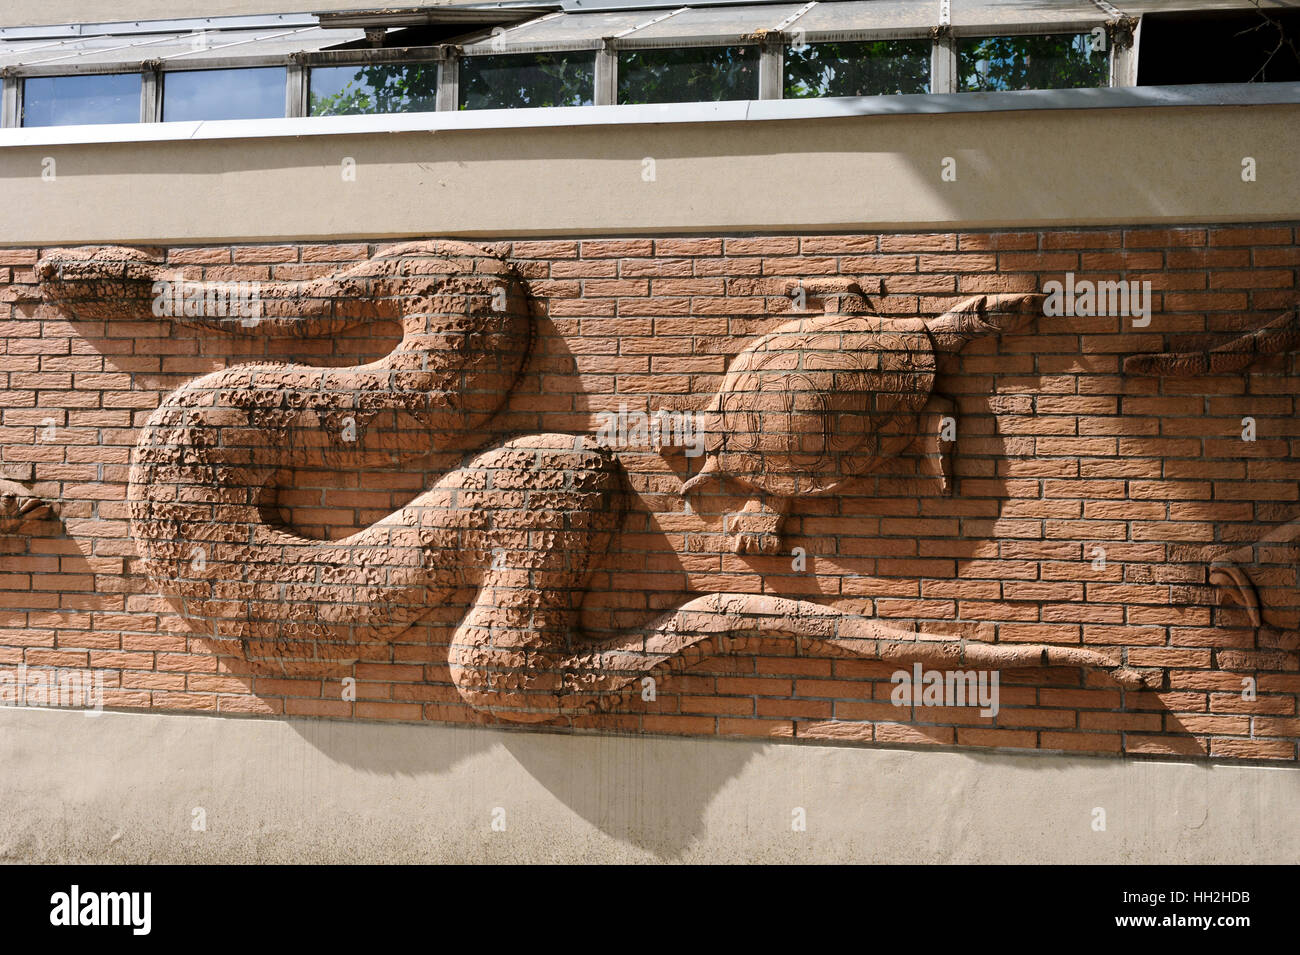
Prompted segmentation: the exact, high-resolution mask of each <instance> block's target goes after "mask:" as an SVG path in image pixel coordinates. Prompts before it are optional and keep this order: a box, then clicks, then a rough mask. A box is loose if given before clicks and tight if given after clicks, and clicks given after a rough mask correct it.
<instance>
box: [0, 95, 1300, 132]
mask: <svg viewBox="0 0 1300 955" xmlns="http://www.w3.org/2000/svg"><path fill="white" fill-rule="evenodd" d="M1296 104H1300V82H1296V83H1243V84H1214V85H1198V86H1123V87H1106V88H1102V89H1078V90H1024V91H1019V92H1013V93H915V94H907V95H899V96H845V97H827V98H824V99H799V100H733V101H729V102H721V103H666V104H662V105H637V106H631V105H628V106H560V107H545V108H535V109H484V110H446V111H442V112H428V113H386V114H375V115H367V116H304V117H295V118H286V119H228V120H206V121H195V122H176V123H118V124H104V125H89V126H40V127H30V128H17V129H0V148H5V147H9V148H18V147H26V146H69V145H77V144H92V143H143V142H177V141H183V140H190V139H196V140H197V139H269V138H276V137H280V138H286V137H295V136H356V135H372V134H375V133H439V132H457V131H470V130H486V129H529V128H553V127H577V126H637V125H645V124H671V123H736V122H755V121H772V120H812V119H840V118H845V117H852V116H890V115H914V114H941V113H982V112H1006V111H1016V110H1039V109H1122V108H1149V107H1170V106H1188V107H1197V106H1200V107H1215V106H1269V105H1296Z"/></svg>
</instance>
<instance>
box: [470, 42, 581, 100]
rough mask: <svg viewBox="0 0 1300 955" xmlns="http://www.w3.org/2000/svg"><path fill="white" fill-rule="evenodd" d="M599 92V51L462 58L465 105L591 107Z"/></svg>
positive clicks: (507, 54) (506, 54)
mask: <svg viewBox="0 0 1300 955" xmlns="http://www.w3.org/2000/svg"><path fill="white" fill-rule="evenodd" d="M595 93H596V54H595V53H593V52H591V51H589V50H586V51H584V50H580V51H577V52H572V53H505V54H489V55H487V56H466V57H462V58H461V61H460V108H461V109H513V108H518V107H529V106H590V105H591V103H592V102H593V97H594V96H595Z"/></svg>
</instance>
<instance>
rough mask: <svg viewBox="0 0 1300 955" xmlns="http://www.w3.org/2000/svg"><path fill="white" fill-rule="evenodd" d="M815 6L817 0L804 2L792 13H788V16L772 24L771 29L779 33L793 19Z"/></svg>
mask: <svg viewBox="0 0 1300 955" xmlns="http://www.w3.org/2000/svg"><path fill="white" fill-rule="evenodd" d="M815 6H817V0H808V2H807V3H805V4H804V5H803V6H802V7H800V8H799V9H798V10H796V11H795V12H794V13H792V14H790V15H789V16H788V17H786V18H785V19H784V20H782V21H781V22H780V23H778V24H777V25H776V26H774V27H773V28H772V31H773V32H774V33H780V32H781V31H782V30H784V29H785V28H786V27H788V26H789V25H790V24H792V23H794V21H795V20H798V19H799V18H800V17H801V16H803V15H804V14H805V13H807V12H808V11H809V10H811V9H812V8H813V7H815Z"/></svg>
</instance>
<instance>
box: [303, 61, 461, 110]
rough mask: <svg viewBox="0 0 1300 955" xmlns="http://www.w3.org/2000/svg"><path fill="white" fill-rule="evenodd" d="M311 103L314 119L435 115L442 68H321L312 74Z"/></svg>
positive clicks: (398, 66) (405, 65) (429, 66)
mask: <svg viewBox="0 0 1300 955" xmlns="http://www.w3.org/2000/svg"><path fill="white" fill-rule="evenodd" d="M308 102H309V110H308V114H309V115H311V116H348V115H356V114H358V113H422V112H432V111H433V110H435V109H437V102H438V67H437V65H436V64H433V63H429V64H410V63H398V64H390V65H383V66H378V65H377V66H361V67H353V66H327V67H317V68H315V69H313V70H312V71H311V76H310V86H309V89H308Z"/></svg>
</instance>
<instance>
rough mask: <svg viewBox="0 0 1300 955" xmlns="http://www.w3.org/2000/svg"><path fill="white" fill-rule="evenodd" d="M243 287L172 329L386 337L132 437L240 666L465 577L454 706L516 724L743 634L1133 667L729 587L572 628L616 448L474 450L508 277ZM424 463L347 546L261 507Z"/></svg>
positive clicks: (212, 627)
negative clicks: (590, 628) (390, 335)
mask: <svg viewBox="0 0 1300 955" xmlns="http://www.w3.org/2000/svg"><path fill="white" fill-rule="evenodd" d="M37 276H38V281H39V283H40V286H41V289H42V293H43V295H44V297H45V298H46V300H47V301H49V302H52V303H54V304H56V305H57V306H59V307H60V308H61V309H62V310H64V311H66V312H68V313H70V314H71V315H73V316H74V317H77V318H95V319H111V318H120V317H123V316H130V317H145V316H148V315H151V314H154V310H153V308H152V306H153V304H154V301H155V298H156V297H157V295H158V294H159V293H158V291H157V286H156V283H159V282H165V281H168V280H169V278H170V277H171V276H170V273H169V272H168V271H167V270H166V269H165V268H164V267H163V266H162V265H161V264H159V263H158V262H156V261H155V260H154V259H153V258H152V257H151V256H150V255H148V254H147V253H145V252H143V251H140V250H132V249H124V248H94V249H69V250H51V251H50V252H48V253H47V255H46V256H45V257H44V258H43V259H42V261H41V262H40V263H39V264H38V267H37ZM192 284H193V285H194V286H195V287H196V288H197V299H196V300H198V299H203V300H205V301H216V300H218V298H219V296H217V295H215V294H213V295H209V294H208V293H209V292H214V293H215V291H217V290H216V289H214V288H213V286H214V285H215V284H216V283H202V282H200V283H192ZM259 297H260V314H257V315H256V316H254V317H253V318H252V319H251V320H250V318H249V317H248V316H247V315H242V316H240V315H221V314H217V315H213V314H207V315H201V314H192V315H176V316H175V317H173V318H172V319H171V320H172V321H174V322H175V323H177V324H181V325H187V326H194V327H198V328H202V329H206V330H212V331H218V332H223V333H237V334H269V335H290V336H301V337H309V336H310V337H315V336H325V335H332V334H337V333H339V332H341V331H343V330H345V329H347V328H348V327H351V326H353V325H356V324H358V323H362V322H368V321H372V320H377V319H392V320H396V321H399V322H400V323H401V325H402V330H403V334H402V339H401V341H400V342H399V343H398V345H397V346H396V347H395V348H394V349H393V350H392V351H391V352H389V353H388V354H387V355H385V356H384V357H383V358H381V359H379V360H378V361H375V362H372V363H369V364H364V365H357V366H353V367H346V368H331V367H319V366H313V365H301V364H288V363H276V362H262V363H253V364H242V365H236V366H232V367H229V368H226V369H223V370H220V371H216V372H213V373H211V374H207V375H203V376H202V377H199V378H197V379H195V380H193V381H190V382H188V383H186V384H184V385H182V386H181V387H179V388H177V389H176V390H174V391H173V392H171V393H170V394H169V395H167V396H166V397H165V398H164V399H163V401H162V403H161V404H160V406H159V407H158V408H157V410H155V411H154V412H153V413H151V414H150V415H149V417H148V420H147V421H146V422H145V424H144V426H143V427H142V428H141V431H140V434H139V438H138V442H137V445H136V448H135V452H134V455H133V458H132V468H131V477H130V488H129V494H128V498H129V502H130V511H131V527H132V534H133V536H134V538H135V540H136V544H137V548H138V550H139V553H140V555H141V557H142V561H143V569H144V570H145V572H146V573H147V574H148V576H149V578H150V579H151V581H152V582H153V584H154V585H155V586H156V587H157V588H158V591H159V592H160V593H161V594H162V595H163V596H164V597H166V598H167V599H168V600H169V601H171V602H172V603H173V604H174V605H175V606H176V607H177V608H178V610H179V611H180V612H181V613H182V614H183V615H184V616H185V617H186V618H187V619H189V620H190V621H191V622H192V623H193V625H194V626H195V627H196V628H197V629H199V630H200V631H202V632H203V633H205V634H207V635H210V636H211V637H213V638H216V639H219V640H220V639H228V640H233V641H237V642H238V643H239V644H240V645H241V646H242V648H243V651H244V653H245V654H246V655H247V656H248V657H249V658H250V659H264V660H279V661H284V662H285V663H286V665H287V663H288V661H297V660H303V659H306V660H309V661H310V660H319V659H350V658H355V657H356V656H357V647H358V645H359V644H363V643H368V642H384V641H389V640H392V639H394V638H395V637H396V636H397V635H399V634H400V633H401V632H402V631H404V630H405V629H407V628H408V627H409V626H410V625H411V624H413V623H414V622H415V621H416V620H418V619H419V618H420V617H422V616H424V615H426V614H427V613H428V612H429V611H430V609H431V608H434V607H437V606H440V605H447V604H449V603H451V602H452V601H453V600H454V599H455V595H456V593H457V591H458V590H460V589H461V588H471V589H472V590H473V591H474V592H475V596H474V599H473V602H472V604H471V606H470V608H469V610H468V612H467V613H466V615H465V617H464V618H463V620H462V621H461V623H460V625H459V627H458V628H457V630H456V632H455V634H454V636H453V639H452V645H451V647H450V648H449V651H448V662H449V665H450V670H451V674H452V679H453V682H454V683H455V685H456V687H457V689H458V691H459V693H460V694H461V696H462V697H463V698H464V699H465V700H466V701H467V702H469V703H470V704H472V705H473V706H475V707H477V708H479V709H481V710H484V711H488V712H491V713H493V714H495V715H497V716H498V717H500V718H504V719H510V720H514V721H520V722H535V721H542V720H550V719H554V718H556V717H557V716H563V715H571V714H576V713H583V712H590V711H593V710H596V709H606V708H609V707H610V706H613V705H615V704H616V703H617V702H619V701H621V700H623V699H624V698H625V697H626V695H627V694H628V693H629V692H632V691H634V690H635V689H636V688H637V687H638V686H639V681H640V679H642V678H643V677H644V676H645V675H647V674H650V673H653V672H659V671H664V670H671V669H678V668H681V667H683V666H685V665H687V664H688V663H689V662H693V660H694V659H698V658H699V657H701V656H703V655H704V653H705V652H706V649H712V650H713V651H715V652H725V651H727V650H731V649H736V648H738V647H739V646H741V645H743V643H744V641H745V640H746V639H747V638H748V636H749V635H753V634H761V635H764V636H772V635H776V634H784V635H789V636H793V637H796V638H804V639H808V640H813V641H816V642H818V643H819V644H821V645H824V646H826V647H828V648H830V650H831V651H832V652H841V653H851V654H853V655H855V656H865V657H871V658H878V659H900V660H902V659H909V660H920V661H934V662H942V661H946V662H949V663H954V664H965V665H971V666H980V665H983V666H1040V665H1041V666H1047V665H1055V666H1095V667H1102V668H1105V669H1107V670H1110V671H1111V672H1113V673H1114V674H1115V676H1116V678H1117V679H1118V680H1120V682H1122V683H1124V684H1126V685H1138V684H1139V683H1140V682H1141V681H1142V680H1143V675H1142V674H1140V673H1137V672H1135V671H1132V670H1129V669H1127V668H1125V667H1124V666H1123V664H1122V662H1121V661H1120V660H1119V659H1117V658H1116V657H1114V656H1109V655H1106V654H1102V653H1099V652H1095V651H1089V650H1082V649H1076V648H1062V647H1047V646H1042V645H1030V646H1016V647H1001V646H988V645H983V644H968V643H963V642H958V641H934V640H927V639H924V638H923V636H924V635H922V634H920V633H916V632H912V631H904V630H895V629H892V628H889V627H886V626H884V625H882V624H880V623H879V622H878V621H876V620H874V619H871V618H867V617H862V616H859V615H854V614H846V613H843V612H840V611H837V610H834V609H833V608H828V607H824V606H821V605H819V604H814V603H810V602H807V601H799V600H781V599H777V598H773V597H763V596H754V595H744V594H712V595H707V596H704V597H700V598H697V599H695V600H692V601H690V602H688V603H687V604H686V605H684V606H683V607H681V608H679V609H678V610H677V611H675V612H673V613H670V614H668V615H666V616H665V617H664V618H662V619H660V620H658V621H656V622H655V623H653V624H651V625H650V626H648V627H646V628H643V629H638V630H635V631H630V632H626V633H623V634H619V635H616V636H615V637H613V638H611V639H609V640H607V641H603V642H600V643H594V642H591V641H588V640H584V639H582V638H581V637H580V635H579V634H578V632H577V627H576V622H577V615H578V612H579V608H580V605H581V601H582V598H583V596H584V594H585V592H586V588H587V583H588V579H589V576H590V573H591V570H592V568H593V565H594V563H595V561H596V560H597V559H598V558H599V557H600V556H601V555H602V554H603V553H604V552H605V551H606V550H607V549H608V547H609V543H610V540H611V537H612V536H613V534H614V532H615V531H616V529H617V527H618V525H619V523H620V519H621V516H622V510H623V496H622V493H621V486H620V478H619V471H618V465H617V462H616V461H615V459H614V458H613V456H612V455H611V453H610V452H609V451H608V450H606V449H602V448H600V447H599V446H597V445H596V443H595V442H594V441H592V440H591V439H589V438H586V437H580V436H573V435H567V434H537V435H530V436H525V437H518V438H514V439H511V440H509V441H506V442H504V443H502V444H501V445H500V446H498V447H496V448H493V449H489V450H486V451H481V452H479V453H477V454H474V453H473V452H474V451H475V449H476V448H478V447H480V446H481V444H482V443H483V442H484V441H485V436H486V432H485V430H484V429H485V426H486V425H487V423H488V422H489V420H490V419H491V418H492V417H493V415H494V414H495V413H496V412H497V410H498V409H499V408H500V407H501V406H502V405H503V404H504V403H505V402H506V400H507V398H508V396H509V395H510V392H511V389H512V388H513V387H514V385H515V382H516V380H517V378H518V376H519V374H520V372H521V369H522V367H523V365H524V362H525V359H526V357H527V355H528V352H529V349H530V343H531V336H532V323H531V320H530V318H529V313H528V307H527V302H526V296H525V290H524V288H523V284H522V282H521V280H520V278H519V276H518V275H517V273H516V272H515V270H514V269H513V268H512V267H511V266H510V265H509V264H508V263H506V262H505V261H503V260H502V259H500V258H498V257H495V256H493V255H490V254H488V253H487V252H486V251H485V250H483V249H481V248H478V247H475V246H472V245H468V244H465V243H456V242H414V243H405V244H401V245H396V246H391V247H388V248H385V249H381V250H380V251H379V252H377V253H376V254H375V256H374V257H373V258H372V259H370V260H368V261H365V262H362V263H359V264H357V265H355V266H351V267H349V268H345V269H342V270H340V271H338V272H336V273H334V274H332V275H329V276H325V277H323V278H319V279H314V280H311V281H304V282H267V283H263V284H262V285H261V287H260V290H259ZM204 310H205V309H196V311H204ZM467 455H468V457H467ZM420 461H423V462H425V463H427V462H429V461H437V462H439V464H440V466H441V465H445V466H446V467H445V473H444V476H443V477H442V478H441V479H440V480H438V481H437V482H436V484H435V485H434V486H433V487H432V488H430V489H428V490H427V491H425V492H423V493H422V494H420V495H419V496H417V497H416V498H415V499H414V500H412V501H411V502H410V503H408V504H407V505H405V506H404V507H401V508H399V509H397V510H396V511H394V512H393V513H392V514H390V515H388V516H387V517H385V518H384V519H382V520H380V521H378V522H377V523H375V524H372V525H371V526H369V527H367V528H365V529H363V530H361V531H359V532H357V533H355V534H353V535H351V536H349V537H346V538H344V539H341V540H337V541H329V540H317V539H312V538H308V537H305V536H303V535H301V534H299V533H297V532H295V531H294V530H292V529H291V528H288V527H286V526H283V524H282V523H281V522H280V521H279V519H278V518H277V517H276V513H275V505H276V495H277V490H278V488H279V487H280V486H282V485H283V484H285V483H287V481H288V469H290V468H293V467H297V466H320V465H321V464H322V462H324V463H325V464H326V465H327V466H330V467H334V468H392V467H397V466H402V465H407V466H409V465H411V464H412V463H413V462H420ZM453 465H456V466H453Z"/></svg>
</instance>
